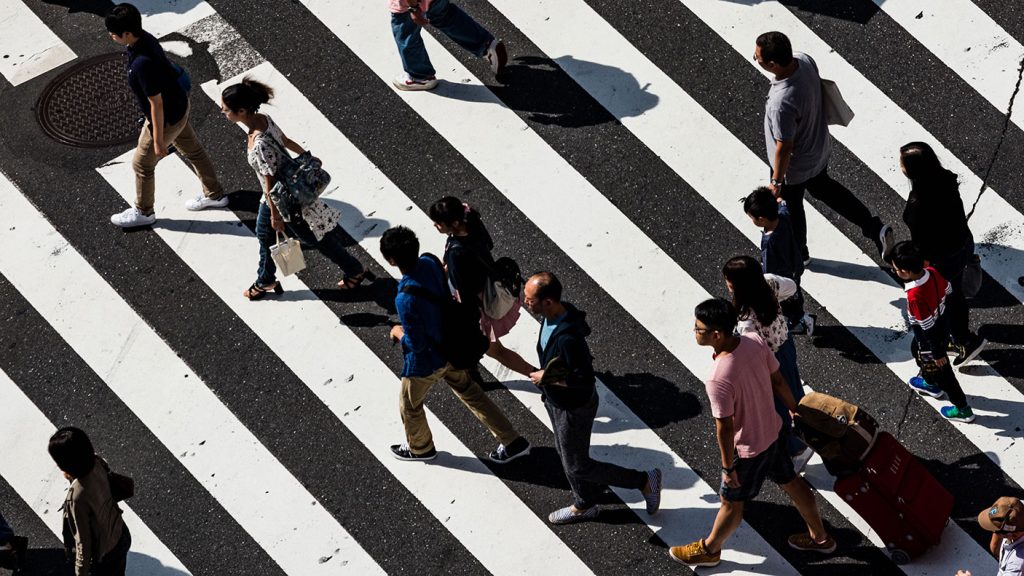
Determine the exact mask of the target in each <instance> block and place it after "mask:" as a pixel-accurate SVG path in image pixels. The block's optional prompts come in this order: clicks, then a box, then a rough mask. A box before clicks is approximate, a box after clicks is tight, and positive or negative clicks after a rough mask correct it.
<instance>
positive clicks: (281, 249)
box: [270, 232, 306, 276]
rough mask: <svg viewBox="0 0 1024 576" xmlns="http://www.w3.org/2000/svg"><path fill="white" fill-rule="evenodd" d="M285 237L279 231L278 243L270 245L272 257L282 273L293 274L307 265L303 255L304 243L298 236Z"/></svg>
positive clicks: (285, 274)
mask: <svg viewBox="0 0 1024 576" xmlns="http://www.w3.org/2000/svg"><path fill="white" fill-rule="evenodd" d="M283 238H284V239H283V240H282V235H281V233H280V232H278V234H277V244H274V245H273V246H271V247H270V257H271V258H273V260H274V264H276V265H277V269H278V271H280V272H281V274H282V275H284V276H291V275H292V274H295V273H296V272H298V271H300V270H302V269H304V268H305V267H306V258H305V256H303V255H302V245H301V244H299V240H298V239H297V238H289V237H288V236H283Z"/></svg>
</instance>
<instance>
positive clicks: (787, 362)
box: [775, 336, 807, 455]
mask: <svg viewBox="0 0 1024 576" xmlns="http://www.w3.org/2000/svg"><path fill="white" fill-rule="evenodd" d="M775 359H776V360H778V361H779V372H781V373H782V375H783V376H784V377H785V378H786V383H787V384H789V391H790V392H792V393H793V399H794V400H796V401H797V402H798V403H799V402H800V399H801V398H803V397H804V387H803V384H801V383H800V370H799V369H798V368H797V366H796V346H795V345H794V344H793V337H792V336H789V337H787V338H786V341H785V342H783V343H782V346H779V350H778V351H777V352H776V353H775ZM775 411H776V412H777V413H778V414H779V416H780V417H781V418H782V429H783V430H784V431H786V432H790V433H789V434H786V436H787V440H786V446H785V448H786V450H787V454H790V455H792V454H795V453H798V452H802V451H803V449H804V448H806V447H807V445H806V444H804V443H803V441H802V440H800V439H799V438H797V437H796V434H792V433H791V432H792V430H791V429H792V427H793V419H792V418H790V416H789V408H786V405H785V404H783V403H782V401H781V400H779V399H778V398H776V399H775Z"/></svg>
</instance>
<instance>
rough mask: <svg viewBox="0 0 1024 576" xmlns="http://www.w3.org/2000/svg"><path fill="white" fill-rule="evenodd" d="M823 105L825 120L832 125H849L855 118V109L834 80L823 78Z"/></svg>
mask: <svg viewBox="0 0 1024 576" xmlns="http://www.w3.org/2000/svg"><path fill="white" fill-rule="evenodd" d="M821 106H822V107H823V108H825V120H826V121H828V123H829V124H830V125H832V126H849V125H850V121H851V120H853V116H854V114H853V109H851V108H850V105H849V104H847V103H846V100H843V95H842V94H841V93H840V92H839V86H837V85H836V83H835V82H833V81H832V80H825V79H824V78H822V79H821Z"/></svg>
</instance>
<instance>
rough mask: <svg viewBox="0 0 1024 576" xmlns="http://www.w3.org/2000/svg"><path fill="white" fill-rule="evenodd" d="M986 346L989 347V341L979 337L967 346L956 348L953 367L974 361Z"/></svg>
mask: <svg viewBox="0 0 1024 576" xmlns="http://www.w3.org/2000/svg"><path fill="white" fill-rule="evenodd" d="M986 346H988V340H985V339H984V338H980V337H978V336H975V337H974V338H972V339H971V342H970V343H969V344H967V345H966V346H956V352H957V354H956V357H955V358H953V366H960V365H961V364H966V363H967V362H970V361H971V360H974V359H975V358H977V357H978V354H980V353H981V351H982V350H984V349H985V347H986Z"/></svg>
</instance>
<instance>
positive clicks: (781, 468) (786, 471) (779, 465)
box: [718, 430, 796, 502]
mask: <svg viewBox="0 0 1024 576" xmlns="http://www.w3.org/2000/svg"><path fill="white" fill-rule="evenodd" d="M788 437H789V433H788V432H787V431H785V430H783V431H782V432H781V433H780V434H779V438H778V439H777V440H775V442H772V445H771V446H769V447H768V448H766V449H765V450H764V452H761V453H760V454H758V455H757V456H754V457H753V458H738V457H737V458H735V459H733V465H734V466H735V467H736V478H737V479H738V480H739V481H740V485H739V487H738V488H729V487H728V486H726V485H725V482H722V487H721V488H720V489H719V490H718V493H719V494H720V495H721V496H722V498H724V499H726V500H728V501H729V502H744V501H746V500H751V499H753V498H755V497H756V496H757V494H758V493H759V492H761V485H762V484H764V480H765V478H771V480H772V482H775V483H776V484H779V485H782V484H788V483H789V482H792V481H793V479H794V478H796V469H795V468H793V460H791V459H790V457H789V451H788V449H787V442H788Z"/></svg>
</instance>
